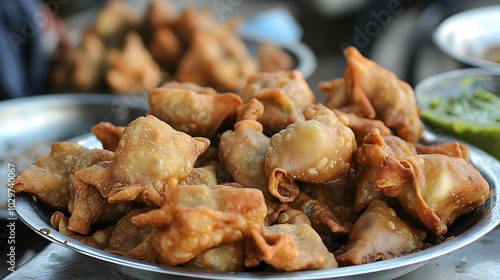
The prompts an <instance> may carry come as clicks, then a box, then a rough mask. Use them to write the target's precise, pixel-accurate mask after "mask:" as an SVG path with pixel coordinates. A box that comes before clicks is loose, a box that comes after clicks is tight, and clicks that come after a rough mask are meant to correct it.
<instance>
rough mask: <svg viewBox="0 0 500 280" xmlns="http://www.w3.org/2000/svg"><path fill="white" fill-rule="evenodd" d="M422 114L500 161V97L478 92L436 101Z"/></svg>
mask: <svg viewBox="0 0 500 280" xmlns="http://www.w3.org/2000/svg"><path fill="white" fill-rule="evenodd" d="M428 106H429V107H428V108H425V109H424V110H422V119H424V121H426V122H428V123H429V124H430V125H432V126H435V127H439V128H442V129H443V130H444V131H446V132H448V133H451V134H454V135H456V136H457V137H459V138H461V139H463V140H465V141H467V142H469V143H470V144H472V145H475V146H477V147H479V148H481V149H483V150H484V151H486V152H488V153H490V154H491V155H493V156H494V157H496V158H497V159H499V160H500V97H499V96H498V95H495V94H493V93H491V92H487V91H484V90H477V91H475V92H473V93H464V94H462V95H461V96H459V97H432V98H431V99H430V100H429V105H428Z"/></svg>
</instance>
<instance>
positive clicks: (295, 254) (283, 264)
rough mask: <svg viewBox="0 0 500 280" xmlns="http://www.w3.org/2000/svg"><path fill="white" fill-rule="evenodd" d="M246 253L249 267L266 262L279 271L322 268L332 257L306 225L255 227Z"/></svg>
mask: <svg viewBox="0 0 500 280" xmlns="http://www.w3.org/2000/svg"><path fill="white" fill-rule="evenodd" d="M245 252H246V258H245V265H246V266H249V267H252V266H256V265H258V264H259V263H260V261H264V262H266V263H267V264H269V265H271V266H273V267H274V268H276V269H277V270H279V271H297V270H308V269H322V268H324V267H325V265H326V264H327V260H328V259H329V258H330V256H329V254H330V253H329V252H328V250H327V249H326V247H325V245H324V244H323V242H322V241H321V237H319V235H318V234H317V233H316V232H315V231H314V230H313V229H312V228H311V226H309V225H308V224H305V223H299V224H277V225H273V226H270V227H265V226H264V227H263V226H259V225H256V224H253V225H252V226H251V227H250V230H249V237H248V239H247V243H246V248H245ZM330 261H331V259H330Z"/></svg>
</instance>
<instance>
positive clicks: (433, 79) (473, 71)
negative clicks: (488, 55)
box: [414, 67, 500, 129]
mask: <svg viewBox="0 0 500 280" xmlns="http://www.w3.org/2000/svg"><path fill="white" fill-rule="evenodd" d="M481 75H492V76H497V77H500V67H486V68H475V67H474V68H464V69H457V70H452V71H448V72H443V73H440V74H436V75H433V76H430V77H427V78H425V79H423V80H422V81H420V82H418V83H417V85H416V86H415V89H414V92H415V100H416V102H417V105H418V106H420V108H421V110H422V116H423V117H424V118H425V115H433V116H441V117H444V118H445V119H447V120H450V121H457V122H460V123H463V124H468V125H474V126H475V127H485V128H486V127H487V128H498V129H500V124H499V125H495V124H492V123H476V122H474V121H470V120H467V119H465V118H461V117H459V116H458V117H457V116H452V115H447V114H444V113H440V112H438V111H435V110H431V109H429V108H428V107H427V106H425V107H424V106H423V103H422V94H423V93H424V92H426V89H427V88H429V87H432V86H434V85H436V84H438V83H441V82H444V81H446V80H450V79H457V78H465V77H475V76H481Z"/></svg>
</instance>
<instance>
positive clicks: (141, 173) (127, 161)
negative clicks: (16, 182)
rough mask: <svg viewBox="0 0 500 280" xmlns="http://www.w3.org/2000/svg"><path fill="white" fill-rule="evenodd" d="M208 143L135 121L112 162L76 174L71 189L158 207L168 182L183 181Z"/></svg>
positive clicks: (147, 120) (150, 121)
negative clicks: (90, 188) (92, 189)
mask: <svg viewBox="0 0 500 280" xmlns="http://www.w3.org/2000/svg"><path fill="white" fill-rule="evenodd" d="M209 143H210V141H209V140H208V139H206V138H200V137H195V138H192V137H190V136H189V135H187V134H185V133H182V132H179V131H176V130H174V129H173V128H172V127H170V126H169V125H168V124H166V123H164V122H162V121H160V120H159V119H157V118H156V117H154V116H151V115H150V116H147V117H139V118H137V119H135V120H134V121H133V122H131V123H130V124H129V125H128V126H127V127H126V128H125V130H124V132H123V136H122V138H121V140H120V142H119V143H118V147H117V148H116V150H115V154H114V157H113V160H111V161H105V162H101V163H98V164H95V165H92V166H91V167H89V168H84V169H82V170H79V171H77V172H76V173H75V175H74V184H75V188H80V189H84V188H86V187H87V186H88V185H92V186H95V187H96V188H97V189H98V190H99V191H100V192H101V194H102V196H103V197H105V198H107V200H108V201H109V202H121V201H133V200H139V201H143V202H146V203H148V204H153V205H154V204H156V205H162V198H161V196H160V195H159V192H160V191H163V185H164V184H166V183H167V182H168V181H169V180H171V179H176V180H180V181H182V180H184V179H186V177H187V176H188V175H189V174H190V173H191V170H192V169H193V165H194V162H195V161H196V159H197V157H198V156H199V155H200V154H201V153H203V151H205V149H206V148H207V147H208V145H209Z"/></svg>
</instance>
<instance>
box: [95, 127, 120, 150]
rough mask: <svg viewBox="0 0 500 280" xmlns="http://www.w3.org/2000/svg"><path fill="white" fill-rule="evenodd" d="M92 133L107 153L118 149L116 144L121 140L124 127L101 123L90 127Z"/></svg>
mask: <svg viewBox="0 0 500 280" xmlns="http://www.w3.org/2000/svg"><path fill="white" fill-rule="evenodd" d="M91 130H92V133H94V135H95V137H96V138H97V139H98V140H99V141H101V143H102V147H103V148H104V149H106V150H109V151H114V150H115V149H116V147H118V142H120V139H121V138H122V135H123V131H124V130H125V127H124V126H114V125H113V124H112V123H109V122H101V123H98V124H96V125H94V126H93V127H92V129H91Z"/></svg>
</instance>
